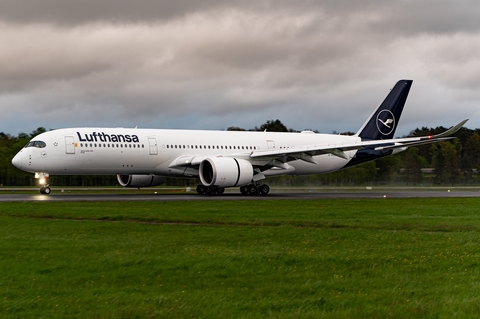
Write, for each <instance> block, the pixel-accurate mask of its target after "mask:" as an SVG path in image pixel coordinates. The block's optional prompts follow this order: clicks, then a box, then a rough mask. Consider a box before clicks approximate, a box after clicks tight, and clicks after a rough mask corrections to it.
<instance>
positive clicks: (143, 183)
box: [117, 175, 165, 188]
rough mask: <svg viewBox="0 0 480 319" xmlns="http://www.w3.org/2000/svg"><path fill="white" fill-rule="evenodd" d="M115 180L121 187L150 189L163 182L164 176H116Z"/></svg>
mask: <svg viewBox="0 0 480 319" xmlns="http://www.w3.org/2000/svg"><path fill="white" fill-rule="evenodd" d="M117 180H118V182H119V183H120V185H122V186H123V187H135V188H141V187H151V186H158V185H161V184H163V183H164V182H165V176H160V175H117Z"/></svg>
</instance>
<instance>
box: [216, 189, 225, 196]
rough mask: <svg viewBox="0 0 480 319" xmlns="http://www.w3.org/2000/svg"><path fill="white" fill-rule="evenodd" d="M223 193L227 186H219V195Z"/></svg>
mask: <svg viewBox="0 0 480 319" xmlns="http://www.w3.org/2000/svg"><path fill="white" fill-rule="evenodd" d="M223 193H225V188H223V187H219V188H217V194H218V195H222V194H223Z"/></svg>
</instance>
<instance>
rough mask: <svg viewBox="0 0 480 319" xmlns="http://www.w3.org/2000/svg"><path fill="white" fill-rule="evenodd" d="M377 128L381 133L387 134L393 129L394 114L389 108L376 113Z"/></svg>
mask: <svg viewBox="0 0 480 319" xmlns="http://www.w3.org/2000/svg"><path fill="white" fill-rule="evenodd" d="M377 128H378V131H379V132H380V133H381V134H383V135H389V134H390V133H392V132H393V130H394V129H395V116H393V113H392V112H390V111H389V110H382V111H380V112H379V113H378V115H377Z"/></svg>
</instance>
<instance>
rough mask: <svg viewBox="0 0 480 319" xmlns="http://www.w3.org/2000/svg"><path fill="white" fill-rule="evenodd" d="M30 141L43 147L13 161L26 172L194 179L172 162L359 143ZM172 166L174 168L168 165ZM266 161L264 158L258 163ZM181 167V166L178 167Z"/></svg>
mask: <svg viewBox="0 0 480 319" xmlns="http://www.w3.org/2000/svg"><path fill="white" fill-rule="evenodd" d="M32 141H41V142H44V143H45V146H44V147H35V146H32V147H25V148H24V149H22V150H21V151H20V152H19V153H18V154H17V155H16V156H15V158H14V159H13V161H12V162H13V163H14V165H15V166H16V167H18V168H20V169H22V170H25V171H28V172H45V173H49V174H52V175H84V174H85V175H108V174H155V175H162V176H178V177H180V176H185V177H197V176H198V170H196V169H192V168H188V167H185V168H184V167H181V165H180V166H179V165H176V164H177V163H175V161H181V159H182V158H188V159H189V160H191V159H195V158H200V159H201V158H209V157H235V158H243V159H246V160H248V161H250V162H251V163H252V165H259V164H260V163H255V159H254V158H253V159H252V158H250V155H251V154H253V153H261V152H264V151H272V150H276V151H280V152H281V150H288V149H290V148H295V147H298V146H304V145H308V146H313V147H315V146H328V145H330V144H335V145H341V144H342V143H345V144H354V143H360V138H359V137H356V136H343V135H331V134H314V133H313V132H309V131H307V132H302V133H277V132H236V131H201V130H163V129H126V128H69V129H59V130H54V131H50V132H46V133H43V134H40V135H38V136H36V137H35V138H34V139H32ZM345 153H346V155H347V158H341V157H338V156H334V155H332V154H323V155H318V156H314V159H315V162H317V164H315V163H309V162H307V161H304V160H300V159H299V160H293V161H289V162H288V165H289V169H276V168H273V169H269V170H267V171H265V172H264V175H265V176H272V175H286V174H289V175H305V174H319V173H326V172H331V171H335V170H338V169H341V168H342V167H344V166H345V165H346V164H347V163H348V162H349V161H350V159H351V158H353V157H354V156H355V153H356V150H353V151H347V152H345ZM172 161H173V162H174V163H172ZM264 162H265V159H263V163H264ZM180 164H181V163H180Z"/></svg>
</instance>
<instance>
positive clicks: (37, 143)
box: [25, 141, 47, 148]
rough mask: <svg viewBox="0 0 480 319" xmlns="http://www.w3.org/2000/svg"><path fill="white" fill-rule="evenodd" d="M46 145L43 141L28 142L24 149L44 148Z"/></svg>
mask: <svg viewBox="0 0 480 319" xmlns="http://www.w3.org/2000/svg"><path fill="white" fill-rule="evenodd" d="M46 146H47V144H46V143H45V142H43V141H30V142H28V143H27V145H25V148H27V147H36V148H44V147H46Z"/></svg>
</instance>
